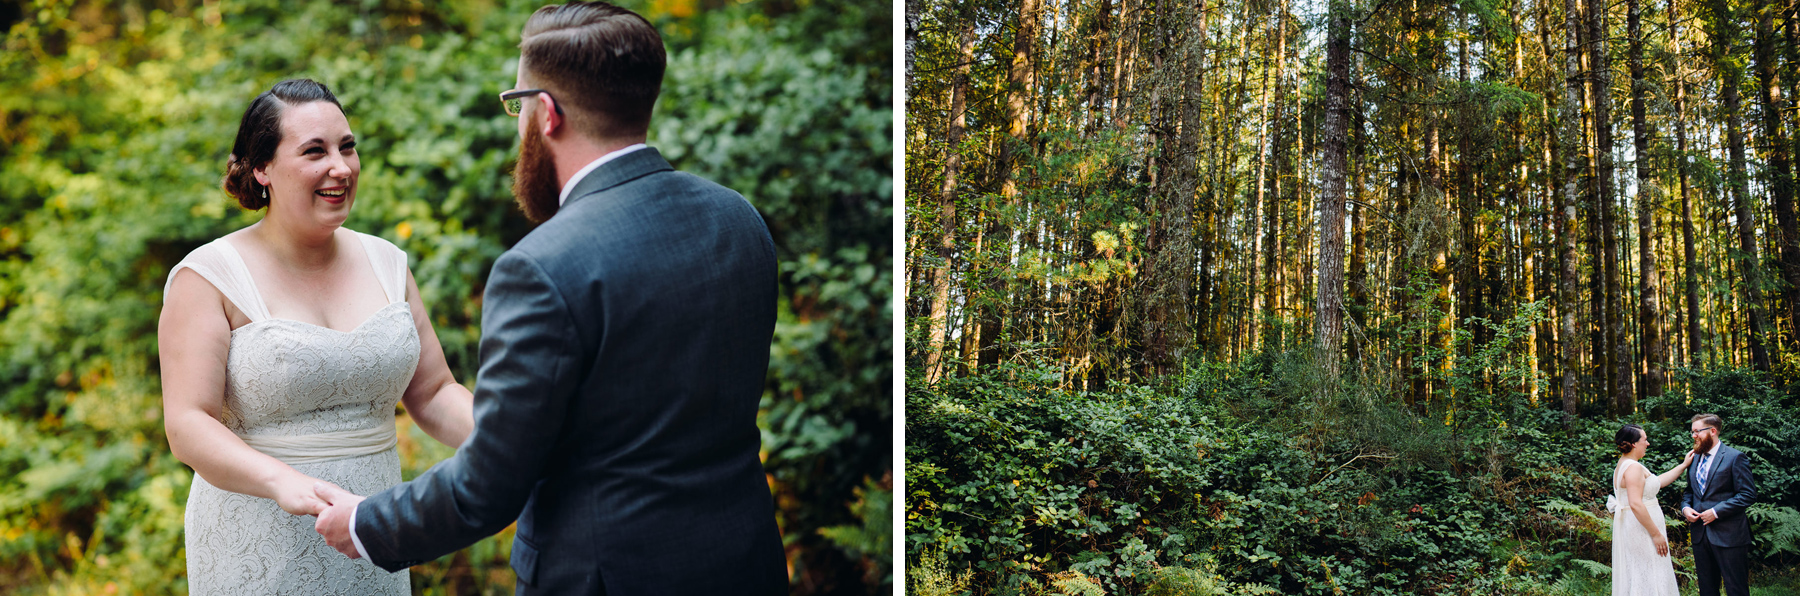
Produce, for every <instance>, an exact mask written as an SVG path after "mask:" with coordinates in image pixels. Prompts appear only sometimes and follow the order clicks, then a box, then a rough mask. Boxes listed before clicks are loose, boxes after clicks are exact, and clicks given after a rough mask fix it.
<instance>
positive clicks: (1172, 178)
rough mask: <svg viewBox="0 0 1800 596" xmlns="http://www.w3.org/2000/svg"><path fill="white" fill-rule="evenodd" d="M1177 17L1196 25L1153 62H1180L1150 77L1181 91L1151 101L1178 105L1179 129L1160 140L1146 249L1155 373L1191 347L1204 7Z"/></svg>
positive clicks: (1175, 366)
mask: <svg viewBox="0 0 1800 596" xmlns="http://www.w3.org/2000/svg"><path fill="white" fill-rule="evenodd" d="M1169 2H1171V0H1162V4H1160V5H1159V7H1158V8H1159V10H1158V12H1159V13H1161V14H1163V15H1165V16H1164V17H1163V18H1165V19H1168V16H1169V15H1172V14H1173V13H1174V12H1176V10H1177V9H1174V8H1171V7H1169V6H1168V5H1167V3H1169ZM1169 20H1176V19H1169ZM1180 20H1181V21H1186V22H1189V23H1194V27H1192V28H1184V29H1186V31H1187V36H1188V37H1186V38H1185V39H1183V40H1182V41H1181V42H1180V47H1179V48H1174V47H1171V45H1172V44H1171V43H1169V42H1165V43H1164V44H1163V45H1162V47H1159V48H1158V50H1157V52H1158V57H1157V60H1158V61H1159V62H1162V63H1164V64H1169V63H1170V62H1175V61H1179V64H1181V67H1180V68H1177V69H1175V70H1174V71H1173V73H1169V72H1164V73H1161V76H1158V77H1156V78H1155V79H1154V80H1156V81H1157V83H1156V84H1157V85H1159V86H1161V85H1165V84H1168V82H1169V79H1170V78H1177V77H1178V78H1179V79H1180V81H1181V82H1182V84H1181V85H1179V86H1177V90H1179V91H1180V93H1176V94H1174V95H1177V97H1176V98H1174V99H1168V98H1163V99H1160V100H1159V101H1157V102H1155V103H1158V104H1161V103H1163V102H1168V103H1169V104H1170V105H1173V106H1177V111H1178V112H1179V115H1178V117H1177V119H1176V121H1175V123H1176V124H1177V126H1178V128H1177V130H1176V131H1175V135H1174V139H1173V143H1165V144H1163V147H1162V148H1161V150H1160V151H1158V153H1157V155H1158V160H1157V161H1158V167H1157V170H1158V171H1161V172H1163V173H1164V174H1163V175H1164V176H1166V177H1167V178H1168V180H1167V183H1165V184H1161V185H1160V187H1159V188H1158V191H1157V197H1158V200H1157V202H1156V205H1155V208H1154V219H1155V222H1154V223H1153V226H1154V227H1153V231H1154V234H1153V241H1154V243H1155V245H1154V246H1151V247H1149V249H1150V250H1151V251H1152V253H1151V254H1152V257H1151V258H1152V259H1153V266H1152V267H1151V270H1150V271H1148V272H1146V273H1147V277H1148V278H1149V279H1150V280H1151V281H1150V283H1151V285H1152V287H1151V288H1150V291H1149V292H1148V293H1147V294H1148V295H1147V296H1146V299H1145V307H1146V309H1147V312H1146V316H1145V320H1144V336H1145V338H1144V348H1145V359H1146V360H1147V363H1148V364H1149V368H1150V369H1151V371H1152V372H1153V373H1155V374H1158V375H1168V374H1172V373H1175V372H1178V371H1179V370H1180V366H1181V361H1182V357H1183V355H1184V353H1185V352H1186V351H1187V349H1188V348H1189V347H1190V336H1189V334H1188V326H1187V325H1188V310H1187V306H1188V292H1189V289H1190V288H1191V287H1192V283H1193V280H1194V242H1193V237H1194V235H1193V207H1194V183H1195V180H1196V175H1195V171H1194V170H1195V167H1196V162H1195V154H1196V152H1197V151H1196V147H1197V146H1198V141H1199V132H1198V130H1199V128H1200V122H1201V118H1202V116H1201V107H1202V105H1201V99H1202V97H1201V94H1202V93H1203V92H1204V91H1205V89H1204V88H1203V87H1202V86H1201V82H1202V75H1203V70H1204V69H1203V64H1202V62H1201V61H1202V59H1203V58H1204V55H1203V53H1202V50H1203V48H1204V42H1205V38H1206V11H1205V7H1204V6H1199V7H1197V8H1196V10H1195V11H1194V14H1193V15H1192V16H1191V18H1188V19H1180ZM1177 27H1179V25H1178V24H1177V23H1174V22H1168V21H1165V22H1164V23H1163V26H1162V27H1159V28H1160V29H1163V30H1164V31H1169V30H1171V29H1176V28H1177ZM1170 41H1174V40H1170ZM1175 73H1178V74H1175ZM1164 107H1166V106H1162V105H1159V106H1158V107H1157V111H1158V112H1159V113H1162V112H1166V111H1167V110H1165V109H1164Z"/></svg>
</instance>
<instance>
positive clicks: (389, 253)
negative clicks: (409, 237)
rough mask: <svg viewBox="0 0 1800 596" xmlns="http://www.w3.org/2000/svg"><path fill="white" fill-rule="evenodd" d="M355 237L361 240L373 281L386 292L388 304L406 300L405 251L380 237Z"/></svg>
mask: <svg viewBox="0 0 1800 596" xmlns="http://www.w3.org/2000/svg"><path fill="white" fill-rule="evenodd" d="M356 235H357V237H359V238H362V245H363V252H365V253H368V255H369V265H370V266H372V267H374V268H375V279H376V280H379V281H380V282H381V290H382V291H383V292H387V298H388V303H390V304H391V303H394V302H400V301H402V300H406V251H404V250H400V247H398V246H394V243H392V242H388V241H387V239H386V238H382V237H380V236H375V235H371V234H364V233H362V232H357V233H356Z"/></svg>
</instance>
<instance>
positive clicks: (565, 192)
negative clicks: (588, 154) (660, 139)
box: [556, 143, 648, 206]
mask: <svg viewBox="0 0 1800 596" xmlns="http://www.w3.org/2000/svg"><path fill="white" fill-rule="evenodd" d="M645 147H648V145H645V144H643V143H638V144H636V145H632V146H630V147H626V148H624V149H620V150H618V151H614V152H612V153H608V154H606V155H602V156H600V159H596V160H594V161H592V162H590V163H588V165H585V166H582V167H581V169H579V170H575V175H574V176H570V177H569V182H568V183H567V184H564V185H563V187H562V194H561V195H558V196H557V197H556V204H557V206H561V205H562V204H563V203H567V202H569V191H571V190H574V189H575V185H576V184H579V183H580V182H581V179H582V178H586V177H587V175H588V173H589V172H593V171H594V170H595V169H596V168H599V167H600V166H603V165H606V162H609V161H612V160H615V159H618V158H620V157H624V156H625V154H627V153H631V152H633V151H637V150H639V149H643V148H645Z"/></svg>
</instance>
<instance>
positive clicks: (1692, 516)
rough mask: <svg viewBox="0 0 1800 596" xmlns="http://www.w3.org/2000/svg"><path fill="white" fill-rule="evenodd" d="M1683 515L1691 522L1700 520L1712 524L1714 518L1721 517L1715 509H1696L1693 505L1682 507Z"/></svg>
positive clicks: (1683, 517)
mask: <svg viewBox="0 0 1800 596" xmlns="http://www.w3.org/2000/svg"><path fill="white" fill-rule="evenodd" d="M1681 517H1682V519H1685V520H1688V521H1691V522H1700V523H1703V524H1710V523H1713V520H1715V519H1719V514H1718V512H1716V511H1713V510H1711V509H1708V510H1706V511H1694V508H1693V507H1682V508H1681Z"/></svg>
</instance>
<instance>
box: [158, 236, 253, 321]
mask: <svg viewBox="0 0 1800 596" xmlns="http://www.w3.org/2000/svg"><path fill="white" fill-rule="evenodd" d="M182 269H192V270H193V271H194V273H198V274H200V277H202V278H204V279H206V281H207V283H210V284H212V286H213V288H215V289H217V290H219V293H220V294H224V295H225V299H226V300H230V301H231V303H232V304H234V305H237V308H238V310H240V311H243V313H244V316H247V317H250V320H251V321H261V320H263V319H266V318H269V308H268V306H266V305H264V304H263V301H262V295H261V294H259V293H257V291H256V281H255V280H252V279H250V268H249V267H247V266H245V265H244V259H243V257H242V256H240V255H238V252H237V249H235V248H233V247H232V246H231V243H230V242H227V241H226V240H225V239H224V238H219V239H218V240H214V241H212V242H208V243H206V244H204V245H201V246H200V248H196V249H194V250H193V252H189V253H188V254H187V256H186V257H184V258H182V259H181V262H179V263H176V264H175V266H174V267H173V268H171V269H169V279H168V280H167V281H164V282H163V297H164V299H165V300H167V298H168V295H169V288H170V287H171V286H173V285H174V283H175V274H176V273H180V272H181V270H182Z"/></svg>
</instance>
